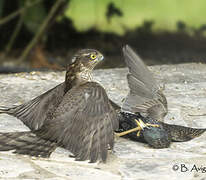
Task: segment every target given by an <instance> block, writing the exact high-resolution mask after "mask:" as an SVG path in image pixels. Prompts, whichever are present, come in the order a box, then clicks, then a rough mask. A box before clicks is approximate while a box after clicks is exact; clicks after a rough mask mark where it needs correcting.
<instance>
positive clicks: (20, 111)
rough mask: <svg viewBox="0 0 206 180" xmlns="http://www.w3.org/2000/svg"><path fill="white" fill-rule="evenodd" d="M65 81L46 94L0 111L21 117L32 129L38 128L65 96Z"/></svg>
mask: <svg viewBox="0 0 206 180" xmlns="http://www.w3.org/2000/svg"><path fill="white" fill-rule="evenodd" d="M64 89H65V83H61V84H59V85H58V86H56V87H54V88H53V89H50V90H49V91H47V92H45V93H44V94H42V95H40V96H38V97H36V98H34V99H32V100H30V101H28V102H26V103H24V104H21V105H18V106H14V107H11V108H9V107H0V113H7V114H9V115H12V116H14V117H17V118H18V119H20V120H21V121H22V122H23V123H24V124H25V125H26V126H28V127H29V128H30V129H31V130H38V129H39V128H40V127H41V126H42V125H43V123H44V120H45V119H46V117H47V115H48V113H49V112H52V111H53V110H54V109H55V108H56V107H57V106H58V104H59V103H60V102H61V100H62V99H63V96H64Z"/></svg>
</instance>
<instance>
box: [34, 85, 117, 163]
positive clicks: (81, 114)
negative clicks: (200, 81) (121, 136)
mask: <svg viewBox="0 0 206 180" xmlns="http://www.w3.org/2000/svg"><path fill="white" fill-rule="evenodd" d="M117 128H118V119H117V117H116V112H115V111H114V109H113V108H112V107H111V105H110V103H109V99H108V97H107V94H106V92H105V90H104V89H103V88H102V87H101V86H100V85H99V84H97V83H94V82H89V83H86V84H84V85H81V86H78V87H74V88H72V89H71V90H70V91H68V92H67V93H66V94H65V96H64V98H63V100H62V102H61V103H60V104H59V106H58V108H57V109H56V111H55V112H54V114H53V116H52V118H51V119H47V120H46V121H45V124H44V125H43V126H42V128H41V130H39V133H38V135H39V136H41V137H43V138H44V139H50V140H52V141H56V142H57V143H58V144H59V145H61V146H63V147H65V148H66V149H68V150H70V151H71V152H72V153H73V154H74V155H75V156H76V159H77V160H86V159H89V160H90V161H91V162H95V161H96V160H97V159H98V158H99V157H101V159H102V160H103V161H105V160H106V157H107V149H108V145H110V147H113V143H114V137H113V135H114V130H115V129H117Z"/></svg>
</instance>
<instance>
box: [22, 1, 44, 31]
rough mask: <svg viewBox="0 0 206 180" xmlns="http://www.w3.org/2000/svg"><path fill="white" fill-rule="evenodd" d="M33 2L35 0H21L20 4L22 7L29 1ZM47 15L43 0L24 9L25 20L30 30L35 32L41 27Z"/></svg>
mask: <svg viewBox="0 0 206 180" xmlns="http://www.w3.org/2000/svg"><path fill="white" fill-rule="evenodd" d="M33 2H34V0H20V1H19V6H20V7H21V8H22V7H25V6H26V5H28V3H33ZM46 16H47V13H46V10H45V8H44V6H43V2H42V3H37V4H36V5H34V6H32V7H29V8H27V9H26V10H25V11H24V14H23V22H24V24H25V25H26V27H27V28H28V30H29V31H30V32H32V33H35V32H36V31H37V30H38V29H39V27H40V25H41V24H42V22H43V20H44V19H45V17H46Z"/></svg>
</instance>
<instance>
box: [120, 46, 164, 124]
mask: <svg viewBox="0 0 206 180" xmlns="http://www.w3.org/2000/svg"><path fill="white" fill-rule="evenodd" d="M123 54H124V59H125V62H126V64H127V67H128V69H129V73H128V75H127V80H128V85H129V88H130V92H129V94H128V95H127V97H126V100H125V102H124V104H123V106H122V110H123V111H126V112H131V113H136V112H140V113H145V114H146V116H150V117H152V118H154V119H156V120H158V121H162V120H163V118H164V116H165V115H166V114H167V100H166V98H165V96H164V95H163V93H162V91H161V89H160V87H159V85H158V84H157V82H156V80H155V79H154V77H153V75H152V73H151V72H150V71H149V69H148V68H147V66H146V65H145V64H144V62H143V61H142V60H141V59H140V57H139V56H138V55H137V54H136V53H135V52H134V51H133V50H132V48H130V47H129V46H128V45H126V46H125V47H124V48H123ZM143 115H144V114H143Z"/></svg>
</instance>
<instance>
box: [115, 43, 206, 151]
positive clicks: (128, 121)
mask: <svg viewBox="0 0 206 180" xmlns="http://www.w3.org/2000/svg"><path fill="white" fill-rule="evenodd" d="M123 55H124V60H125V62H126V65H127V67H128V69H129V72H128V74H127V80H128V85H129V89H130V91H129V94H128V95H127V97H126V99H125V101H124V103H123V106H122V108H120V107H119V106H118V105H117V104H115V103H114V102H113V103H112V104H113V107H114V108H115V109H116V111H117V112H118V114H119V125H120V129H119V130H118V132H120V134H121V136H123V135H125V136H126V137H128V138H130V139H132V140H135V141H143V142H147V143H148V144H149V145H150V146H151V147H153V148H167V147H169V145H170V144H171V142H172V141H178V142H182V141H188V140H191V139H193V138H195V137H198V136H200V135H201V134H202V133H204V132H205V131H206V129H198V128H190V127H184V126H179V125H173V124H167V123H164V122H163V120H164V117H165V115H166V114H167V112H168V108H167V100H166V97H165V96H164V94H163V92H162V88H160V86H159V85H158V83H157V82H156V80H155V79H154V77H153V75H152V73H151V72H150V71H149V69H148V68H147V66H146V65H145V64H144V62H143V61H142V60H141V58H140V57H139V56H138V55H137V54H136V53H135V52H134V51H133V50H132V48H131V47H129V46H128V45H126V46H125V47H123ZM121 131H122V133H121Z"/></svg>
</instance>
